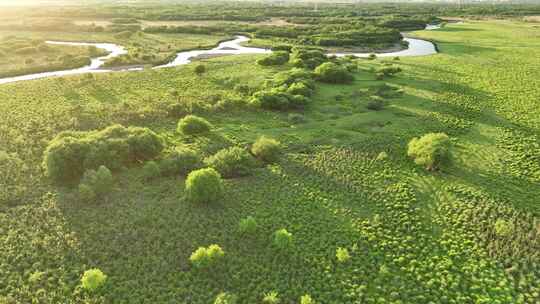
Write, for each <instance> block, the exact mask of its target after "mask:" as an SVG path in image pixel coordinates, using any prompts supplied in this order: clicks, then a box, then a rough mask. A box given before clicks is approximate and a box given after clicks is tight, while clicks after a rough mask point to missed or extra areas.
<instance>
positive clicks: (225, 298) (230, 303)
mask: <svg viewBox="0 0 540 304" xmlns="http://www.w3.org/2000/svg"><path fill="white" fill-rule="evenodd" d="M236 303H238V297H236V296H235V295H233V294H230V293H226V292H222V293H220V294H218V295H217V297H216V299H215V300H214V304H236Z"/></svg>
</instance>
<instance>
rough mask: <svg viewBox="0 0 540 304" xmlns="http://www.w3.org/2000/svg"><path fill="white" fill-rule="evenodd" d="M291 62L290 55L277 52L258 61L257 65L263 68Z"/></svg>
mask: <svg viewBox="0 0 540 304" xmlns="http://www.w3.org/2000/svg"><path fill="white" fill-rule="evenodd" d="M288 61H289V53H288V52H285V51H276V52H274V53H272V54H270V55H268V56H266V57H264V58H262V59H259V60H257V64H259V65H262V66H270V65H282V64H285V63H287V62H288Z"/></svg>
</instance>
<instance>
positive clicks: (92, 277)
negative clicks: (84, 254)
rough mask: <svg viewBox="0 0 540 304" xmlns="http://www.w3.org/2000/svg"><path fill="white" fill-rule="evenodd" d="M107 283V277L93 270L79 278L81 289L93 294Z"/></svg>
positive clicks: (97, 270)
mask: <svg viewBox="0 0 540 304" xmlns="http://www.w3.org/2000/svg"><path fill="white" fill-rule="evenodd" d="M106 281H107V276H106V275H105V274H103V272H101V270H99V269H97V268H94V269H89V270H87V271H85V272H84V274H83V276H82V278H81V285H82V287H83V289H85V290H87V291H90V292H94V291H96V290H97V289H98V288H100V287H101V286H103V284H105V282H106Z"/></svg>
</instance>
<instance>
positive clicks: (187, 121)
mask: <svg viewBox="0 0 540 304" xmlns="http://www.w3.org/2000/svg"><path fill="white" fill-rule="evenodd" d="M211 128H212V125H211V124H210V123H209V122H208V121H207V120H206V119H204V118H202V117H199V116H195V115H187V116H186V117H184V118H182V119H180V121H178V132H180V133H183V134H185V135H195V134H200V133H206V132H208V131H210V129H211Z"/></svg>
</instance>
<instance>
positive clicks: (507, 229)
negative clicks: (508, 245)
mask: <svg viewBox="0 0 540 304" xmlns="http://www.w3.org/2000/svg"><path fill="white" fill-rule="evenodd" d="M494 229H495V234H496V235H497V236H501V237H504V236H509V235H510V234H512V231H513V230H514V229H513V227H512V224H510V223H509V222H508V221H506V220H503V219H498V220H497V221H496V222H495V225H494Z"/></svg>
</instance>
